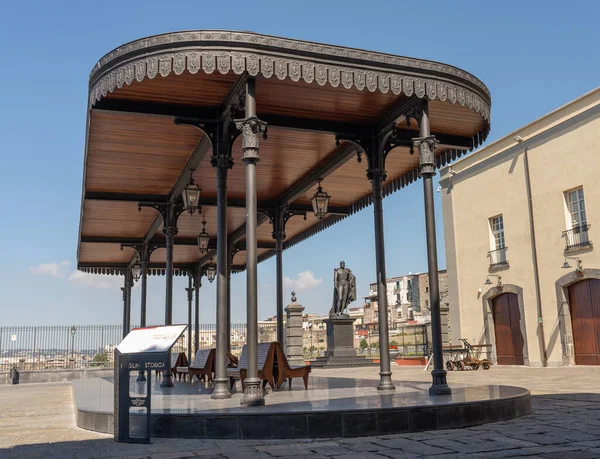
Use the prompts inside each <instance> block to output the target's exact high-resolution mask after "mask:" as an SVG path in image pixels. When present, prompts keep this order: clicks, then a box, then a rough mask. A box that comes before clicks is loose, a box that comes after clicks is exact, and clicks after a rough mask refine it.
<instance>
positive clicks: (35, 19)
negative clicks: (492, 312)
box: [0, 0, 600, 325]
mask: <svg viewBox="0 0 600 459" xmlns="http://www.w3.org/2000/svg"><path fill="white" fill-rule="evenodd" d="M599 16H600V2H591V1H571V2H569V3H568V4H565V3H564V2H558V1H546V2H544V3H543V7H542V3H541V2H524V1H522V0H521V1H519V2H516V1H502V2H484V1H481V0H477V1H456V2H448V1H446V0H440V1H431V0H430V1H427V2H420V3H419V2H416V3H415V2H409V3H403V2H397V1H375V2H358V1H353V0H346V1H322V0H321V1H302V2H293V3H292V2H284V1H255V2H247V1H245V2H240V1H228V2H204V1H203V2H200V1H197V0H196V1H171V2H165V1H133V0H130V1H127V2H114V1H103V2H83V1H73V2H67V1H62V2H61V1H57V2H46V1H37V2H36V1H28V2H5V3H4V4H3V6H2V14H1V15H0V62H1V63H2V70H1V71H0V91H1V95H0V101H1V102H0V107H1V109H0V139H1V142H2V143H1V147H0V155H1V162H0V191H1V193H2V196H3V205H2V217H1V218H0V221H1V224H0V254H1V255H2V263H0V325H9V324H15V325H16V324H23V325H24V324H72V323H76V324H87V323H90V324H99V323H106V324H108V323H119V322H120V320H121V307H122V303H121V292H120V291H119V288H118V287H119V285H120V279H119V278H108V279H104V280H103V282H105V283H106V285H103V287H110V288H100V287H98V285H97V282H96V283H94V285H88V284H86V283H83V282H78V281H77V280H73V279H71V280H70V279H69V277H70V276H71V274H72V273H73V270H74V265H75V262H76V259H75V257H76V253H75V251H76V246H77V231H78V224H79V210H80V199H81V176H82V166H83V151H84V135H85V129H84V126H85V117H86V103H87V92H86V91H87V82H88V76H89V72H90V70H91V68H92V66H93V65H94V63H95V62H96V61H97V60H98V59H99V58H100V57H101V56H102V55H104V54H105V53H106V52H108V51H110V50H112V49H113V48H115V47H117V46H119V45H120V44H122V43H125V42H128V41H130V40H134V39H136V38H140V37H144V36H147V35H152V34H157V33H163V32H169V31H174V30H182V29H214V28H217V29H238V30H252V31H256V32H260V33H266V34H273V35H281V36H287V37H291V38H298V39H304V40H311V41H320V42H326V43H332V44H338V45H344V46H351V47H356V48H365V49H372V50H377V51H382V52H389V53H394V54H399V55H404V56H410V57H420V58H425V59H432V60H437V61H441V62H445V63H448V64H453V65H456V66H458V67H461V68H463V69H465V70H468V71H470V72H472V73H473V74H475V75H476V76H477V77H479V78H481V79H482V80H483V81H484V82H485V83H486V84H487V85H488V87H489V88H490V91H491V93H492V131H491V134H490V137H489V140H494V139H497V138H499V137H501V136H503V135H506V134H507V133H509V132H511V131H512V130H514V129H516V128H518V127H519V126H522V125H524V124H526V123H528V122H530V121H532V120H534V119H535V118H538V117H539V116H541V115H543V114H545V113H547V112H549V111H550V110H552V109H554V108H557V107H559V106H561V105H563V104H565V103H566V102H568V101H570V100H572V99H574V98H576V97H578V96H580V95H582V94H583V93H585V92H587V91H589V90H591V89H593V88H594V87H596V86H597V85H598V81H600V79H599V75H600V61H599V60H598V59H597V58H596V50H595V49H594V48H595V47H596V46H597V45H598V43H600V29H598V27H596V24H595V23H594V21H592V20H590V18H595V17H596V18H597V17H599ZM436 198H437V203H436V204H437V214H436V218H437V224H438V234H439V237H438V248H439V261H440V267H444V266H445V257H444V244H443V231H442V216H441V209H440V202H439V195H437V196H436ZM384 213H385V237H386V257H387V274H388V276H389V277H392V276H394V275H400V274H405V273H408V272H417V271H423V270H425V269H426V252H425V235H424V216H423V199H422V185H421V182H418V183H415V184H413V185H411V186H410V187H409V188H408V189H405V190H402V191H401V192H398V193H396V194H394V195H393V196H391V197H389V198H387V199H386V200H385V201H384ZM372 215H373V214H372V207H370V208H367V209H366V210H363V211H362V212H361V213H359V214H357V215H355V216H352V217H350V218H348V219H347V220H345V221H344V222H342V223H340V224H338V225H336V226H335V227H334V228H332V229H330V230H328V231H325V232H323V233H320V234H319V235H317V236H315V237H313V238H311V239H310V240H308V241H306V242H304V243H302V244H301V245H299V246H296V247H294V248H293V249H291V250H289V251H286V252H285V253H284V275H285V276H287V277H289V278H290V279H292V280H295V279H298V274H300V273H303V272H306V271H311V272H312V274H313V276H314V279H316V281H314V282H308V283H306V282H303V284H304V285H307V286H311V287H312V288H307V289H304V290H301V291H298V292H297V293H298V295H297V296H298V299H299V301H300V302H302V303H303V304H304V305H305V307H306V309H307V311H308V312H325V311H327V310H328V309H329V303H330V301H331V278H332V270H333V268H334V267H335V266H336V265H337V263H338V262H339V261H340V260H341V259H344V260H345V261H346V264H347V266H348V267H350V268H351V269H353V271H354V272H355V274H356V276H357V280H358V284H359V285H358V287H359V291H358V293H359V295H364V294H366V293H367V291H368V284H369V283H370V282H372V281H373V279H374V260H375V256H374V252H373V250H374V238H373V221H372ZM52 263H53V264H52ZM41 264H46V267H44V266H42V267H41V268H40V265H41ZM49 264H50V265H49ZM36 267H37V269H36ZM306 277H307V276H304V279H306ZM308 277H309V279H310V276H308ZM274 279H275V260H274V259H272V260H269V261H267V262H265V263H263V264H261V265H260V266H259V316H260V317H261V318H264V317H266V316H268V315H271V314H273V313H274V311H275V283H274ZM319 281H321V282H319ZM186 284H187V282H186V281H185V280H184V279H182V278H175V284H174V285H175V297H174V308H175V310H174V321H175V322H185V321H186V312H185V311H186V304H185V302H186V301H185V292H184V288H185V287H186ZM288 284H289V285H292V283H288ZM214 290H215V285H214V284H213V285H210V284H208V283H207V282H206V283H205V286H204V287H203V289H202V293H201V299H200V301H201V309H202V312H201V314H202V321H203V322H213V321H214V305H215V292H214ZM289 291H290V288H286V294H285V295H286V298H287V297H289V295H288V292H289ZM232 308H233V319H234V320H236V321H244V320H245V275H243V274H241V275H234V276H233V280H232ZM132 314H133V318H134V322H135V321H136V320H135V319H136V318H137V317H139V290H138V289H136V290H134V294H133V311H132ZM163 318H164V278H152V279H151V281H150V282H149V293H148V320H149V322H154V323H160V321H161V320H163Z"/></svg>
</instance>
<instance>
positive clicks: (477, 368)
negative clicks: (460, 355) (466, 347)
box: [471, 363, 479, 370]
mask: <svg viewBox="0 0 600 459" xmlns="http://www.w3.org/2000/svg"><path fill="white" fill-rule="evenodd" d="M471 368H472V369H473V370H479V364H478V363H472V364H471Z"/></svg>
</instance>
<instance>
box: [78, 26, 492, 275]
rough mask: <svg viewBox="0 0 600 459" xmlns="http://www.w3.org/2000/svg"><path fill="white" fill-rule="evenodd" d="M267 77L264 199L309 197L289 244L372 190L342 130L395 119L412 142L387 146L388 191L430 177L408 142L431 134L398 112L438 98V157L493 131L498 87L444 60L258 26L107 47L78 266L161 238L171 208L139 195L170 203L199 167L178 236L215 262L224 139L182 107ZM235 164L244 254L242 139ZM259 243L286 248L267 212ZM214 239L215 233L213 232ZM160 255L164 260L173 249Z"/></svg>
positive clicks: (235, 207)
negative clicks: (196, 204) (216, 142)
mask: <svg viewBox="0 0 600 459" xmlns="http://www.w3.org/2000/svg"><path fill="white" fill-rule="evenodd" d="M247 77H254V78H255V79H256V102H257V112H258V117H259V118H260V119H262V120H264V121H266V122H268V139H267V140H263V141H261V144H260V158H261V159H260V162H259V163H258V167H257V197H258V206H259V209H273V208H274V207H276V206H281V205H287V204H289V205H290V207H291V208H292V209H295V210H298V211H301V210H307V211H308V212H307V219H306V220H303V219H302V218H301V217H298V216H296V217H293V218H291V219H290V220H289V221H288V223H287V226H286V233H287V239H286V242H285V243H284V249H285V248H288V247H290V246H292V245H294V244H296V243H298V242H300V241H302V240H304V239H305V238H307V237H310V236H311V235H313V234H315V233H316V232H318V231H320V230H322V229H324V228H327V227H328V226H331V225H332V224H334V223H336V222H337V221H339V220H341V219H343V218H345V217H346V216H347V215H350V214H352V213H354V212H357V211H358V210H360V209H362V208H364V207H365V206H367V205H369V204H370V203H371V200H370V195H371V185H370V183H369V181H368V180H367V178H366V174H365V172H366V167H367V166H366V161H363V162H362V163H361V162H358V161H357V154H356V153H357V150H356V147H355V146H354V145H353V144H350V143H347V142H342V143H341V144H336V134H347V135H348V134H350V135H352V134H356V133H360V132H365V131H367V130H372V128H373V127H374V126H377V125H380V124H381V123H382V122H390V121H391V122H393V123H394V124H396V125H397V126H398V129H399V131H398V133H399V136H400V138H401V139H404V140H405V141H406V142H405V145H407V146H406V147H402V146H401V147H397V148H395V149H394V150H393V151H392V152H391V153H390V154H389V155H388V157H387V160H386V171H387V177H388V179H387V181H386V186H385V190H384V193H385V195H387V194H390V193H392V192H394V191H397V190H399V189H400V188H402V187H404V186H406V185H407V184H409V183H411V182H412V181H414V180H415V179H416V178H417V176H418V171H417V166H418V157H417V156H418V155H411V152H410V148H409V147H408V144H409V142H410V139H411V138H412V137H416V136H418V127H417V126H415V125H409V124H408V123H407V122H406V119H405V118H404V117H402V116H400V115H401V112H399V110H400V109H404V110H406V108H407V107H409V106H410V104H412V103H414V102H416V101H418V100H419V99H423V98H427V99H428V100H429V114H430V120H431V131H432V134H434V135H435V136H436V138H437V139H438V140H439V141H440V146H439V147H438V149H437V150H436V161H437V163H438V166H440V165H443V164H446V163H447V162H449V161H451V160H453V159H455V158H456V157H459V156H461V155H462V154H463V153H464V152H466V151H469V150H471V149H472V148H475V147H477V146H478V145H479V144H480V143H481V142H483V140H484V139H485V137H486V136H487V133H488V132H489V113H490V103H491V101H490V95H489V92H488V90H487V88H486V87H485V85H484V84H483V83H482V82H481V81H480V80H478V79H477V78H475V77H474V76H472V75H470V74H468V73H467V72H464V71H462V70H460V69H457V68H455V67H452V66H448V65H445V64H439V63H435V62H431V61H424V60H419V59H410V58H405V57H400V56H392V55H388V54H380V53H373V52H369V51H362V50H356V49H350V48H342V47H336V46H330V45H322V44H317V43H309V42H302V41H297V40H289V39H283V38H278V37H271V36H265V35H258V34H254V33H247V32H227V31H191V32H180V33H173V34H166V35H159V36H154V37H149V38H144V39H142V40H138V41H134V42H131V43H128V44H126V45H124V46H122V47H119V48H117V49H116V50H114V51H112V52H111V53H109V54H107V55H106V56H104V57H103V58H102V59H101V60H100V61H99V62H98V63H97V64H96V65H95V66H94V69H93V71H92V73H91V76H90V91H89V97H90V98H89V112H88V123H87V139H86V151H85V167H84V185H83V198H82V206H81V221H80V231H79V241H78V253H77V258H78V267H79V268H80V269H90V270H92V271H94V270H95V271H97V269H98V268H116V269H118V268H122V267H126V266H129V265H130V264H131V263H132V262H133V261H134V259H135V257H136V255H135V252H134V250H133V249H130V248H125V249H124V250H121V248H120V247H121V243H138V242H142V241H152V242H153V243H156V244H157V245H159V246H160V245H161V244H162V243H163V241H164V238H163V235H162V221H161V217H160V216H159V215H158V214H157V212H156V211H154V210H153V209H151V208H147V207H144V208H142V210H141V211H139V212H138V207H137V203H138V202H139V201H163V202H166V201H167V200H169V199H172V198H173V197H174V196H177V195H179V194H180V193H181V191H182V189H183V187H184V186H185V184H186V183H187V181H188V179H189V171H190V170H193V177H194V180H195V181H196V183H197V184H198V185H200V187H201V188H202V190H203V191H202V195H201V201H202V209H203V212H202V217H200V216H198V215H197V214H195V215H192V216H190V215H188V214H183V215H182V216H181V217H180V218H179V222H178V227H179V232H178V235H177V237H176V240H175V251H174V264H175V267H180V268H181V267H190V268H191V267H194V266H197V265H198V264H200V265H202V264H204V263H207V262H208V261H209V260H210V258H211V256H213V255H214V250H212V251H209V253H208V254H207V255H204V256H203V255H202V254H200V252H199V250H198V248H197V246H196V236H197V235H198V233H199V232H200V230H201V228H202V220H203V218H205V219H206V222H207V225H206V228H207V230H208V232H209V234H210V235H211V237H213V238H214V237H215V235H216V207H215V206H216V173H215V170H214V169H213V168H212V167H211V165H210V156H211V155H212V146H211V143H210V140H209V139H208V137H206V136H204V135H203V133H202V131H201V130H199V129H197V128H195V127H192V126H189V125H176V124H175V123H174V119H175V118H178V117H192V118H196V119H215V118H216V116H217V113H218V111H219V109H220V107H221V106H222V105H223V104H224V102H225V100H226V99H227V98H228V95H229V94H230V93H231V91H232V89H233V88H235V87H236V85H238V84H239V83H240V81H241V80H242V79H244V78H247ZM233 157H234V160H235V161H236V164H235V165H234V167H233V169H231V170H230V171H229V176H228V182H227V187H228V200H229V201H228V210H227V227H228V232H229V234H228V237H229V242H230V243H234V242H235V243H236V244H237V246H238V248H239V249H240V251H239V252H238V253H237V255H236V256H235V258H234V265H236V268H237V269H243V267H244V265H245V252H244V250H243V249H244V236H245V209H244V206H245V171H244V167H243V165H242V164H241V163H240V161H239V159H240V157H241V140H240V139H239V138H238V140H236V142H235V144H234V146H233ZM319 178H323V188H324V189H325V190H326V191H327V192H328V193H329V194H330V195H331V201H330V214H329V216H328V217H326V218H325V219H324V220H323V221H320V222H319V221H318V220H317V219H316V218H315V217H314V216H313V214H312V211H310V199H311V197H312V195H313V194H314V193H315V191H316V187H317V180H318V179H319ZM258 221H259V225H260V226H259V228H258V244H259V249H258V255H259V260H264V259H266V258H268V257H269V256H271V255H272V254H273V253H274V252H273V249H274V243H273V239H272V236H271V232H272V228H271V225H270V223H269V220H268V218H267V217H266V216H265V215H264V214H259V220H258ZM211 247H214V241H211ZM150 261H151V266H153V267H155V268H157V269H161V268H162V267H163V266H164V264H165V251H164V250H163V249H160V248H159V249H157V250H155V251H154V253H153V255H152V257H151V260H150Z"/></svg>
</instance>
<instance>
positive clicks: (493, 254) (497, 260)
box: [488, 247, 508, 268]
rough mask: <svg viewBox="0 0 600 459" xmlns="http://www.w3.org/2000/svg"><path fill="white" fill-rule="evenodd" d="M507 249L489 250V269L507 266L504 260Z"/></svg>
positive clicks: (506, 261)
mask: <svg viewBox="0 0 600 459" xmlns="http://www.w3.org/2000/svg"><path fill="white" fill-rule="evenodd" d="M507 249H508V247H502V248H501V249H496V250H490V251H489V252H488V257H489V258H490V268H494V267H496V266H502V265H507V264H508V260H507V259H506V250H507Z"/></svg>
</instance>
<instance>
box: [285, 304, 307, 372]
mask: <svg viewBox="0 0 600 459" xmlns="http://www.w3.org/2000/svg"><path fill="white" fill-rule="evenodd" d="M303 311H304V306H302V305H301V304H299V303H297V302H296V301H295V298H292V302H291V303H290V304H288V305H287V307H286V308H285V313H286V314H287V327H286V336H285V347H286V356H287V359H288V362H289V364H290V365H291V366H302V365H304V352H303V349H302V346H303V344H304V343H303V338H302V324H303V320H302V312H303Z"/></svg>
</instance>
